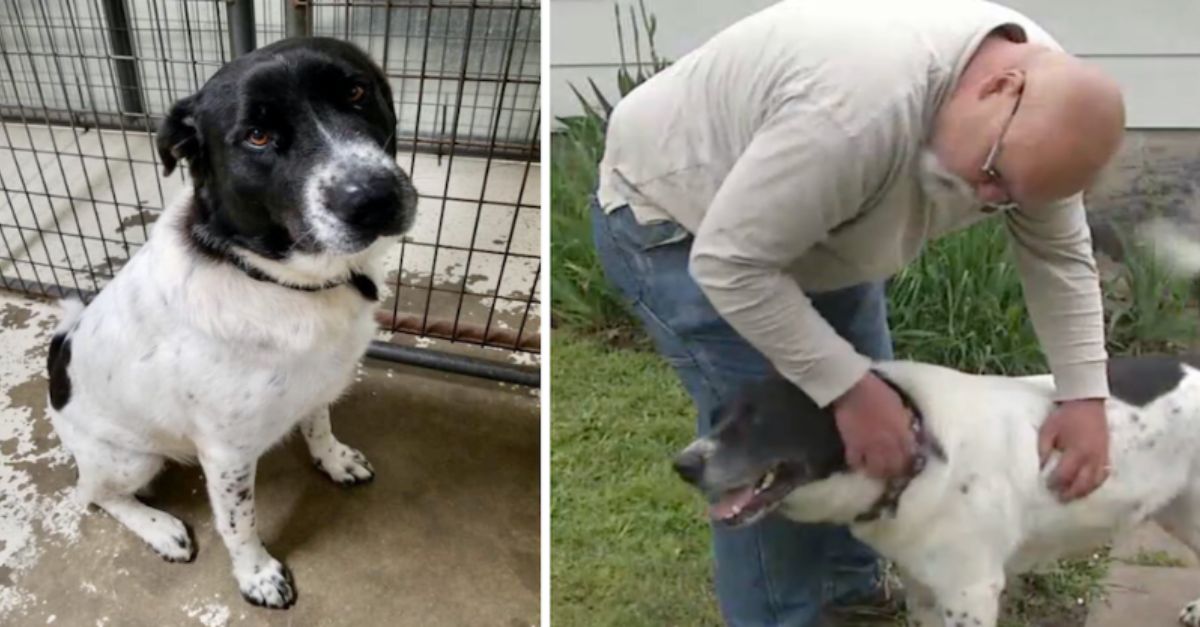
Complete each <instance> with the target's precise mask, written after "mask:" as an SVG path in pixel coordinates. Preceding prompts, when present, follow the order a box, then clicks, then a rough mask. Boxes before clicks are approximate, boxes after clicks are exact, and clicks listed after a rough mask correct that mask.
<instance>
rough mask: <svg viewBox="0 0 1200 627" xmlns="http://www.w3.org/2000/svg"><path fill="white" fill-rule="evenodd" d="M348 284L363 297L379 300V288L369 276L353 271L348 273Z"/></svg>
mask: <svg viewBox="0 0 1200 627" xmlns="http://www.w3.org/2000/svg"><path fill="white" fill-rule="evenodd" d="M350 285H353V286H354V289H356V290H358V293H359V294H362V296H363V298H365V299H367V300H369V301H372V302H374V301H377V300H379V288H377V287H375V282H374V281H372V280H371V277H369V276H367V275H365V274H359V273H357V272H355V273H354V274H351V275H350Z"/></svg>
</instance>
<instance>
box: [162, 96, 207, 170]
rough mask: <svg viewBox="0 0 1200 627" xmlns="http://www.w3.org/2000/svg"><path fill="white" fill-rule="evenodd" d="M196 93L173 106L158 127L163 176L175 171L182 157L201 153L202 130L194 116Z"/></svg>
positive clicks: (189, 158) (185, 157)
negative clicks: (197, 126)
mask: <svg viewBox="0 0 1200 627" xmlns="http://www.w3.org/2000/svg"><path fill="white" fill-rule="evenodd" d="M195 107H196V94H192V95H191V96H188V97H187V98H183V99H182V100H179V101H178V102H176V103H175V105H174V106H172V107H171V112H170V113H168V114H167V117H166V118H165V119H163V121H162V124H160V125H159V127H158V136H157V137H156V139H155V141H156V143H157V144H158V157H159V158H160V159H162V164H163V176H169V175H170V174H171V173H172V172H174V171H175V165H176V164H177V163H179V160H180V159H188V160H189V161H190V160H192V159H195V158H196V157H197V156H198V155H199V154H200V131H199V130H198V129H197V128H196V121H195V117H194V116H193V113H194V110H195Z"/></svg>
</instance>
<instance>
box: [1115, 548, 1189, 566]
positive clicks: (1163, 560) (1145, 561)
mask: <svg viewBox="0 0 1200 627" xmlns="http://www.w3.org/2000/svg"><path fill="white" fill-rule="evenodd" d="M1121 561H1122V562H1125V563H1126V564H1133V565H1134V566H1155V567H1159V568H1184V567H1186V566H1187V563H1186V562H1184V561H1183V560H1181V559H1179V558H1178V557H1175V556H1174V555H1171V554H1170V553H1168V552H1167V551H1147V550H1146V549H1138V552H1137V555H1135V556H1133V557H1132V558H1129V559H1123V560H1121Z"/></svg>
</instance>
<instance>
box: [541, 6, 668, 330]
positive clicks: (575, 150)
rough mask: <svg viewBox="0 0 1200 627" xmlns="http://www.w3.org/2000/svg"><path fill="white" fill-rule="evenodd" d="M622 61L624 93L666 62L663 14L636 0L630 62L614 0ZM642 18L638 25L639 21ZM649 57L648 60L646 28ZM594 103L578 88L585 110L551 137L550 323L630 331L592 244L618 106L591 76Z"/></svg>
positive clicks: (566, 119) (619, 76) (619, 81)
mask: <svg viewBox="0 0 1200 627" xmlns="http://www.w3.org/2000/svg"><path fill="white" fill-rule="evenodd" d="M613 11H614V14H615V16H616V24H617V43H618V46H619V48H620V50H621V65H620V67H619V68H618V69H617V89H618V91H619V93H620V96H621V97H624V96H625V95H627V94H628V93H629V92H630V91H632V90H633V89H634V88H635V87H637V86H638V85H640V84H641V83H643V82H645V81H646V80H647V79H649V78H650V77H651V76H653V75H654V74H656V73H658V72H659V71H661V70H662V69H663V68H665V67H667V66H668V65H669V62H668V61H667V60H666V59H664V58H662V57H661V56H660V55H659V54H658V48H657V45H656V43H655V36H656V34H657V32H658V19H657V18H656V17H655V16H654V15H653V14H650V13H647V12H646V5H645V3H644V2H643V1H642V0H638V11H637V12H635V11H634V8H633V7H632V6H630V7H629V8H628V11H629V22H630V25H631V27H632V30H633V50H632V55H633V63H632V64H630V63H629V62H628V58H627V56H626V42H625V34H624V31H623V30H622V28H621V6H620V5H619V4H614V5H613ZM639 17H640V24H641V26H639ZM643 32H644V33H645V39H646V41H645V45H646V49H647V51H648V54H649V61H648V62H646V61H644V60H643V56H642V34H643ZM588 84H589V85H590V87H591V90H592V94H593V96H594V98H595V101H596V103H595V104H593V103H592V102H590V101H589V100H588V99H587V98H585V97H584V95H583V94H582V93H581V92H580V91H579V90H578V89H577V88H576V87H575V86H574V85H570V87H571V91H572V92H574V93H575V97H576V98H578V99H579V104H580V106H581V107H582V108H583V111H584V115H582V116H573V117H560V118H558V121H559V123H560V124H561V126H562V128H561V131H559V132H558V133H556V135H555V137H554V139H553V140H552V142H551V157H550V207H551V211H550V272H551V274H550V304H551V312H552V314H551V322H552V324H554V325H555V326H556V327H558V326H564V325H565V326H570V327H572V328H575V329H579V330H585V331H597V330H605V331H612V330H619V332H621V333H622V334H629V333H633V334H635V335H637V336H639V337H640V332H639V331H635V329H637V326H636V325H635V324H634V323H633V318H632V316H630V314H629V312H628V311H627V310H626V309H625V307H624V304H623V303H622V301H621V298H620V297H619V296H618V295H617V293H616V291H615V290H614V289H613V288H612V286H611V285H609V283H608V281H607V280H606V279H605V277H604V272H603V270H602V269H601V267H600V263H599V260H598V259H597V258H596V252H595V249H594V247H593V245H592V229H591V209H590V198H591V194H592V192H593V190H594V189H595V187H596V175H597V167H598V166H599V164H600V159H601V158H602V157H603V156H604V131H605V128H606V127H607V123H608V118H609V115H611V114H612V108H613V105H612V104H611V103H610V101H609V100H608V98H606V97H605V96H604V93H603V92H602V91H601V90H600V88H599V87H598V86H597V85H596V83H595V82H594V81H592V80H591V79H588Z"/></svg>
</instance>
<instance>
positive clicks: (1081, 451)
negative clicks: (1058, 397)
mask: <svg viewBox="0 0 1200 627" xmlns="http://www.w3.org/2000/svg"><path fill="white" fill-rule="evenodd" d="M1056 449H1057V450H1060V451H1062V458H1061V459H1060V460H1059V462H1058V468H1056V469H1055V471H1054V477H1053V478H1052V479H1051V482H1050V486H1051V488H1052V489H1054V490H1055V491H1056V492H1058V495H1059V498H1061V499H1062V500H1063V501H1072V500H1074V499H1077V498H1081V497H1084V496H1087V495H1088V494H1091V493H1092V490H1095V489H1096V488H1098V487H1100V485H1101V484H1102V483H1104V480H1105V479H1107V478H1108V472H1109V466H1108V419H1107V418H1106V417H1105V414H1104V401H1103V400H1100V399H1085V400H1078V401H1066V402H1063V403H1060V404H1059V406H1058V408H1057V409H1055V410H1054V412H1053V413H1051V414H1050V417H1049V418H1047V419H1046V422H1045V423H1044V424H1042V429H1041V433H1040V434H1039V435H1038V455H1039V456H1040V457H1041V463H1042V465H1043V466H1044V465H1045V464H1046V460H1047V459H1048V458H1049V456H1050V453H1051V451H1053V450H1056Z"/></svg>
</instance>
